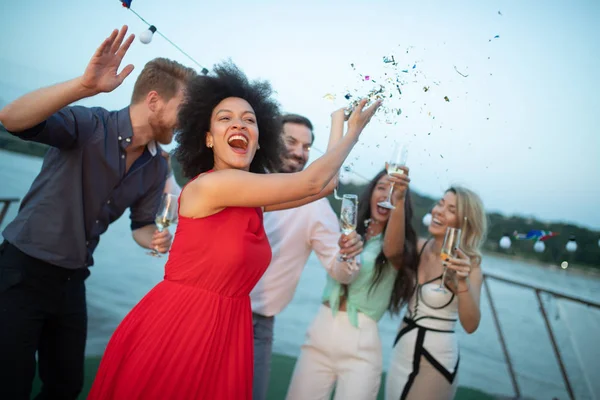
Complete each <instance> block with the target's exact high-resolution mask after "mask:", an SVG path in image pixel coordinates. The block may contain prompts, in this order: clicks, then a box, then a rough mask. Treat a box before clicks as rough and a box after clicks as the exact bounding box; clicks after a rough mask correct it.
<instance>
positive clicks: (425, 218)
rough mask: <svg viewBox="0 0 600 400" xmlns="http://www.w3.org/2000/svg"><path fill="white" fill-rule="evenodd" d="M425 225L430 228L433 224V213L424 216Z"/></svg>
mask: <svg viewBox="0 0 600 400" xmlns="http://www.w3.org/2000/svg"><path fill="white" fill-rule="evenodd" d="M422 222H423V225H425V226H429V225H430V224H431V213H427V214H425V215H424V216H423V220H422Z"/></svg>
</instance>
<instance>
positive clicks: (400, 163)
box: [377, 143, 408, 210]
mask: <svg viewBox="0 0 600 400" xmlns="http://www.w3.org/2000/svg"><path fill="white" fill-rule="evenodd" d="M407 158H408V146H407V145H404V144H399V143H395V144H394V150H393V152H392V157H391V158H390V161H388V164H387V173H388V175H392V174H403V173H404V170H403V169H401V168H400V167H404V166H405V165H406V159H407ZM393 191H394V185H390V192H389V193H388V198H387V200H386V201H382V202H379V203H377V205H378V206H380V207H383V208H388V209H390V210H394V209H395V208H396V207H394V205H393V204H392V192H393Z"/></svg>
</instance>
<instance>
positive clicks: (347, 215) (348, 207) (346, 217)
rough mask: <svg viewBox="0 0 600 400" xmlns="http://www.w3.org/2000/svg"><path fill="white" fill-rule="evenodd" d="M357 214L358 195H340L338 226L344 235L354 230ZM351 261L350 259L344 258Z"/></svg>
mask: <svg viewBox="0 0 600 400" xmlns="http://www.w3.org/2000/svg"><path fill="white" fill-rule="evenodd" d="M357 214H358V196H357V195H355V194H345V195H343V196H342V208H341V211H340V226H341V229H342V233H343V234H344V235H349V234H351V233H352V232H354V231H355V230H356V221H357ZM346 261H348V262H352V260H346Z"/></svg>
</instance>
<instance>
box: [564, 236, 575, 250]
mask: <svg viewBox="0 0 600 400" xmlns="http://www.w3.org/2000/svg"><path fill="white" fill-rule="evenodd" d="M565 249H567V251H568V252H569V253H573V252H575V251H577V242H576V241H575V236H573V235H571V236H570V237H569V241H568V242H567V245H566V246H565Z"/></svg>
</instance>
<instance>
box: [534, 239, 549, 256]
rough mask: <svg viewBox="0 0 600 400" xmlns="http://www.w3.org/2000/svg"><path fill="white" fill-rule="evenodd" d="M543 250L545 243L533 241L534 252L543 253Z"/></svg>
mask: <svg viewBox="0 0 600 400" xmlns="http://www.w3.org/2000/svg"><path fill="white" fill-rule="evenodd" d="M544 250H546V245H545V244H544V242H540V241H539V240H538V241H537V242H535V244H534V245H533V251H535V252H536V253H543V252H544Z"/></svg>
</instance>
